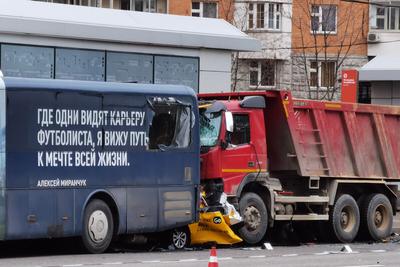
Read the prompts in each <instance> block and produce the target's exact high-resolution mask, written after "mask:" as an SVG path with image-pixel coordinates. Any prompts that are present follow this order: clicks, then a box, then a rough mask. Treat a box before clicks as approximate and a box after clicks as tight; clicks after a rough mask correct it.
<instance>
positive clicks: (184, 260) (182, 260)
mask: <svg viewBox="0 0 400 267" xmlns="http://www.w3.org/2000/svg"><path fill="white" fill-rule="evenodd" d="M179 261H180V262H191V261H198V259H181V260H179Z"/></svg>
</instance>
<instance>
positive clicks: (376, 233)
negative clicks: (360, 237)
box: [361, 194, 393, 240]
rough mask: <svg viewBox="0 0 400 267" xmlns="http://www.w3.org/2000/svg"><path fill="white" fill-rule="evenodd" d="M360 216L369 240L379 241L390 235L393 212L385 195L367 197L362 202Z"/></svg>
mask: <svg viewBox="0 0 400 267" xmlns="http://www.w3.org/2000/svg"><path fill="white" fill-rule="evenodd" d="M361 215H362V218H361V225H362V227H363V228H364V229H365V233H366V234H367V237H368V238H369V239H370V238H372V239H373V240H381V239H383V238H386V237H388V236H389V235H390V234H391V231H392V225H393V210H392V205H391V204H390V201H389V199H388V198H387V197H386V196H385V195H383V194H371V195H368V196H367V197H366V198H365V199H364V201H363V205H362V209H361Z"/></svg>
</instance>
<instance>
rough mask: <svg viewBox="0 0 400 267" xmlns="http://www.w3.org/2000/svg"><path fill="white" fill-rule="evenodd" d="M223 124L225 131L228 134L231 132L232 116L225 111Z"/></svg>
mask: <svg viewBox="0 0 400 267" xmlns="http://www.w3.org/2000/svg"><path fill="white" fill-rule="evenodd" d="M225 124H226V130H227V131H228V132H231V133H232V132H233V115H232V112H229V111H226V112H225Z"/></svg>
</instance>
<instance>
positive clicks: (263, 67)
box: [249, 59, 276, 87]
mask: <svg viewBox="0 0 400 267" xmlns="http://www.w3.org/2000/svg"><path fill="white" fill-rule="evenodd" d="M249 67H250V73H249V74H250V87H259V86H275V68H276V62H275V61H274V60H268V59H267V60H253V61H250V63H249Z"/></svg>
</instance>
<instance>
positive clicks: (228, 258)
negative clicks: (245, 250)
mask: <svg viewBox="0 0 400 267" xmlns="http://www.w3.org/2000/svg"><path fill="white" fill-rule="evenodd" d="M218 260H221V261H226V260H233V258H232V257H218Z"/></svg>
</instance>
